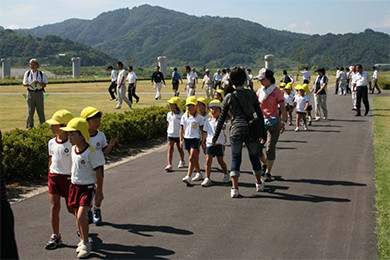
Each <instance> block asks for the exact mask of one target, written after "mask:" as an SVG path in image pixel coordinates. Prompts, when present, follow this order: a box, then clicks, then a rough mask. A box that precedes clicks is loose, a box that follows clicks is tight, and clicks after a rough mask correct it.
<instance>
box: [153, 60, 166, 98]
mask: <svg viewBox="0 0 390 260" xmlns="http://www.w3.org/2000/svg"><path fill="white" fill-rule="evenodd" d="M161 81H162V82H164V87H165V85H166V84H165V79H164V75H163V74H162V72H161V71H160V66H157V67H156V71H155V72H153V74H152V86H153V82H154V89H155V90H156V96H155V99H156V100H159V99H161Z"/></svg>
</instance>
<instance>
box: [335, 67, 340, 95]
mask: <svg viewBox="0 0 390 260" xmlns="http://www.w3.org/2000/svg"><path fill="white" fill-rule="evenodd" d="M339 75H340V68H339V67H336V84H335V90H334V94H335V95H337V93H338V91H339Z"/></svg>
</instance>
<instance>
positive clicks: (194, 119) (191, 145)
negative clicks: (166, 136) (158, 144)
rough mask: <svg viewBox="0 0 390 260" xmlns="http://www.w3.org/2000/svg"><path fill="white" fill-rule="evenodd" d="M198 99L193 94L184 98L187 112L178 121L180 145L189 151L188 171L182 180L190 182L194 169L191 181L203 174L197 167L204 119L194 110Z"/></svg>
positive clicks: (200, 177)
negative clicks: (194, 173)
mask: <svg viewBox="0 0 390 260" xmlns="http://www.w3.org/2000/svg"><path fill="white" fill-rule="evenodd" d="M197 106H198V101H197V99H196V97H195V96H190V97H188V98H187V100H186V108H187V112H186V113H185V114H184V115H183V116H182V118H181V121H180V147H182V148H184V149H185V150H187V151H188V153H189V158H188V171H187V175H186V176H185V177H184V178H183V182H184V183H187V184H188V185H190V184H191V175H192V172H193V171H194V169H195V170H196V175H195V177H194V178H193V179H192V181H199V180H202V179H203V178H204V177H203V174H202V173H201V171H200V167H199V146H200V141H201V138H202V131H203V125H204V121H203V118H202V116H200V115H199V114H198V113H197V112H196V110H197Z"/></svg>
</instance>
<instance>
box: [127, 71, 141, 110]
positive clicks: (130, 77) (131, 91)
mask: <svg viewBox="0 0 390 260" xmlns="http://www.w3.org/2000/svg"><path fill="white" fill-rule="evenodd" d="M127 71H128V72H129V73H128V74H127V78H126V80H127V81H128V82H129V88H128V90H127V91H128V96H129V99H130V102H131V104H133V97H134V98H135V100H136V103H138V102H139V97H138V96H137V95H136V94H135V88H136V87H137V78H138V77H137V75H136V74H135V72H134V71H133V66H129V67H128V68H127Z"/></svg>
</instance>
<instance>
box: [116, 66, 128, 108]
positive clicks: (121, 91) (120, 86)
mask: <svg viewBox="0 0 390 260" xmlns="http://www.w3.org/2000/svg"><path fill="white" fill-rule="evenodd" d="M116 66H117V67H118V70H119V73H118V78H117V80H116V93H117V95H118V105H117V106H116V107H115V109H121V107H122V100H124V101H125V102H126V103H127V105H128V106H129V108H131V102H130V100H129V99H128V98H127V97H126V84H125V81H126V77H125V73H126V71H125V70H124V69H123V63H122V62H120V61H118V63H117V65H116Z"/></svg>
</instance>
